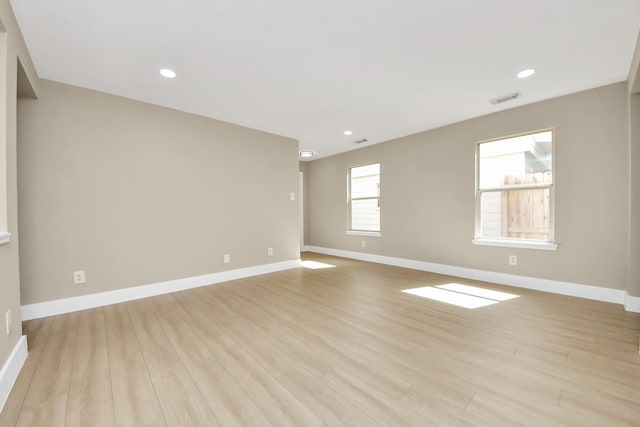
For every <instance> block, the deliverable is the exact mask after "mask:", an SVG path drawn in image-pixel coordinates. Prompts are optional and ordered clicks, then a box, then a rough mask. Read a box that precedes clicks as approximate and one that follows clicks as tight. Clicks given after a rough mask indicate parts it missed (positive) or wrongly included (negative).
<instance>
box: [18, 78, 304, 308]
mask: <svg viewBox="0 0 640 427" xmlns="http://www.w3.org/2000/svg"><path fill="white" fill-rule="evenodd" d="M39 98H40V99H39V100H37V101H33V100H20V103H19V121H18V130H19V135H20V138H19V144H18V145H19V147H18V163H19V168H18V171H19V191H20V200H19V202H20V226H21V228H22V230H23V235H22V236H21V251H20V271H21V275H22V303H23V304H30V303H36V302H42V301H48V300H53V299H58V298H65V297H72V296H76V295H83V294H90V293H95V292H101V291H107V290H113V289H119V288H125V287H131V286H136V285H144V284H149V283H157V282H161V281H166V280H171V279H179V278H185V277H191V276H197V275H202V274H208V273H214V272H219V271H223V270H229V269H236V268H242V267H248V266H255V265H261V264H268V263H273V262H278V261H284V260H291V259H297V258H299V234H298V233H299V225H298V224H299V223H298V221H299V218H298V216H299V207H298V204H297V201H291V200H290V193H291V192H294V193H297V192H298V144H297V141H294V140H291V139H288V138H284V137H280V136H276V135H271V134H267V133H264V132H259V131H255V130H252V129H247V128H243V127H240V126H235V125H231V124H227V123H223V122H220V121H216V120H211V119H207V118H203V117H199V116H195V115H190V114H186V113H182V112H178V111H174V110H169V109H166V108H161V107H157V106H153V105H149V104H145V103H141V102H137V101H132V100H128V99H125V98H120V97H116V96H111V95H107V94H103V93H99V92H95V91H90V90H87V89H81V88H77V87H72V86H68V85H64V84H60V83H54V82H50V81H45V80H43V81H41V84H40V92H39ZM268 247H272V248H274V256H272V257H268V256H267V248H268ZM226 253H229V254H231V263H230V264H223V255H224V254H226ZM76 270H85V271H86V275H87V283H86V284H84V285H74V284H73V283H72V273H73V271H76Z"/></svg>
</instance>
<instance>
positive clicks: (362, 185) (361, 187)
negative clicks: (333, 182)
mask: <svg viewBox="0 0 640 427" xmlns="http://www.w3.org/2000/svg"><path fill="white" fill-rule="evenodd" d="M378 196H380V164H379V163H376V164H374V165H367V166H360V167H357V168H352V169H351V198H352V199H359V198H362V197H378Z"/></svg>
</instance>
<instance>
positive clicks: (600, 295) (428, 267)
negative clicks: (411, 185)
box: [307, 246, 640, 313]
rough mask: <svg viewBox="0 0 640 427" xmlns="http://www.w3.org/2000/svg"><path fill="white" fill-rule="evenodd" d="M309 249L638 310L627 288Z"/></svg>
mask: <svg viewBox="0 0 640 427" xmlns="http://www.w3.org/2000/svg"><path fill="white" fill-rule="evenodd" d="M307 250H308V251H310V252H318V253H321V254H325V255H334V256H339V257H343V258H352V259H357V260H361V261H368V262H375V263H377V264H386V265H393V266H396V267H404V268H410V269H413V270H421V271H429V272H432V273H438V274H445V275H448V276H455V277H462V278H465V279H472V280H481V281H483V282H492V283H498V284H501V285H508V286H515V287H518V288H526V289H533V290H536V291H543V292H551V293H555V294H561V295H568V296H572V297H578V298H587V299H592V300H596V301H604V302H612V303H616V304H622V305H623V306H624V307H625V309H626V310H627V311H633V312H636V313H640V298H638V297H632V296H629V294H628V293H627V291H623V290H620V289H611V288H603V287H600V286H591V285H581V284H577V283H570V282H559V281H556V280H549V279H539V278H536V277H528V276H518V275H515V274H507V273H497V272H494V271H486V270H477V269H473V268H465V267H456V266H453V265H446V264H435V263H431V262H426V261H416V260H412V259H406V258H395V257H390V256H384V255H373V254H367V253H363V252H353V251H345V250H341V249H330V248H323V247H319V246H307Z"/></svg>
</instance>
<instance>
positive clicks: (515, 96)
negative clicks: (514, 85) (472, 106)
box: [489, 92, 522, 105]
mask: <svg viewBox="0 0 640 427" xmlns="http://www.w3.org/2000/svg"><path fill="white" fill-rule="evenodd" d="M521 96H522V94H521V93H520V92H513V93H510V94H508V95H502V96H499V97H497V98H493V99H490V100H489V102H491V103H492V104H493V105H498V104H502V103H503V102H507V101H513V100H514V99H518V98H520V97H521Z"/></svg>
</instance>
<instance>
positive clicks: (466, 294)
mask: <svg viewBox="0 0 640 427" xmlns="http://www.w3.org/2000/svg"><path fill="white" fill-rule="evenodd" d="M402 292H404V293H407V294H411V295H416V296H419V297H422V298H428V299H431V300H435V301H439V302H444V303H447V304H452V305H456V306H458V307H463V308H469V309H474V308H479V307H486V306H488V305H493V304H498V303H499V302H502V301H507V300H510V299H513V298H518V296H519V295H515V294H509V293H506V292H498V291H492V290H490V289H483V288H479V287H476V286H469V285H461V284H458V283H447V284H446V285H438V286H435V287H434V286H423V287H421V288H413V289H405V290H404V291H402Z"/></svg>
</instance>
